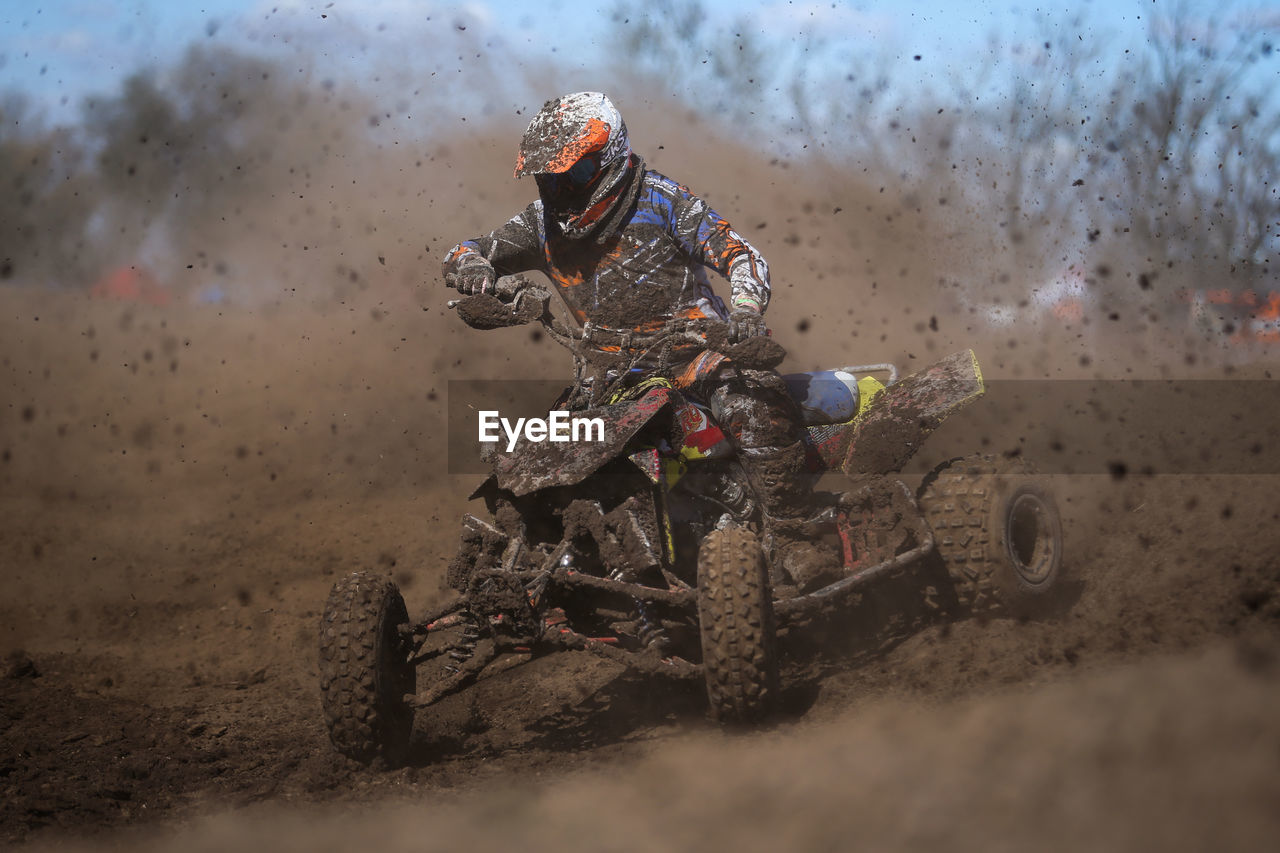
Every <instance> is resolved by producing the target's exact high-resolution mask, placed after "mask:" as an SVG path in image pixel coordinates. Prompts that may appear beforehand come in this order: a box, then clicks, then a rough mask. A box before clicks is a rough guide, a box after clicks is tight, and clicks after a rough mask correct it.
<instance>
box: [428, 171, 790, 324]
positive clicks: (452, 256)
mask: <svg viewBox="0 0 1280 853" xmlns="http://www.w3.org/2000/svg"><path fill="white" fill-rule="evenodd" d="M639 168H640V174H639V179H640V180H641V181H642V182H643V183H642V184H641V186H640V189H639V193H638V196H637V198H636V202H635V208H634V211H633V212H632V213H631V215H630V216H629V217H628V218H626V219H625V220H624V222H623V223H622V225H621V226H620V227H619V228H617V229H616V230H615V231H614V232H613V233H612V234H610V235H609V236H608V237H607V238H606V239H605V240H603V241H602V242H598V241H596V240H586V239H578V240H573V239H568V238H565V237H564V236H562V235H561V234H560V233H559V231H558V229H557V227H556V225H555V224H554V223H553V222H550V221H548V217H547V216H546V215H545V213H544V210H543V206H542V201H541V200H539V201H535V202H534V203H533V204H531V205H529V206H528V207H527V208H525V209H524V211H522V212H521V213H520V214H518V215H517V216H515V217H513V218H512V219H511V220H510V221H509V222H507V223H506V224H505V225H503V226H502V227H500V228H498V229H497V230H496V231H493V232H492V233H491V234H489V235H488V236H485V237H480V238H477V239H474V240H467V241H465V242H463V243H461V244H459V245H458V246H455V247H454V248H453V250H452V251H451V252H450V253H449V255H448V257H447V258H446V259H445V263H444V272H445V275H446V276H447V275H449V274H451V273H453V272H455V271H456V270H457V269H458V268H460V267H461V266H464V265H467V264H473V263H476V262H477V257H476V256H477V255H478V256H480V257H483V258H484V259H485V260H486V261H488V262H489V263H490V264H491V265H492V266H493V268H494V271H495V272H496V273H497V274H498V275H510V274H512V273H518V272H526V271H529V270H541V271H542V272H544V273H546V274H547V276H548V277H549V278H550V279H551V281H552V282H553V283H554V284H555V286H556V288H557V289H558V290H559V292H560V294H561V295H562V296H563V297H564V301H565V303H566V304H567V305H568V307H569V309H570V311H571V312H572V313H573V315H574V317H575V318H576V319H577V320H578V322H579V323H586V322H590V323H591V324H592V325H593V326H595V327H598V328H603V329H610V330H615V331H618V332H628V331H636V332H650V331H654V330H657V329H659V328H661V327H662V326H663V325H664V324H665V323H667V322H668V321H670V320H672V319H674V318H677V317H684V318H712V319H720V320H724V319H726V318H727V317H728V309H727V308H726V307H725V304H724V302H723V301H722V300H721V299H720V297H719V296H717V295H716V293H715V292H714V291H713V290H712V288H711V284H710V282H709V281H708V278H707V274H706V269H707V268H708V267H710V268H711V269H714V270H716V271H717V272H719V273H720V274H721V275H723V276H725V277H726V278H728V279H729V283H730V294H729V300H730V304H731V305H732V306H733V307H740V306H741V307H750V308H755V309H757V310H760V311H763V310H764V309H765V307H766V306H767V305H768V303H769V268H768V266H767V265H766V264H765V261H764V258H762V257H761V256H760V253H759V252H758V251H756V249H755V248H754V247H753V246H752V245H751V244H750V243H748V242H747V241H746V240H744V239H743V238H742V237H741V236H740V235H739V234H738V233H737V232H736V231H734V230H733V228H732V227H731V226H730V225H729V223H728V222H726V221H725V220H724V219H723V218H722V217H721V216H719V215H718V214H717V213H716V212H715V211H714V210H712V209H711V208H710V207H709V206H708V205H707V203H706V202H705V201H703V200H702V199H700V198H698V197H697V196H695V195H694V194H693V193H691V192H689V190H688V189H686V188H685V187H683V186H681V185H680V184H678V183H676V182H675V181H673V180H671V179H670V178H667V177H665V176H663V175H660V174H658V173H657V172H653V171H648V170H644V169H643V167H639Z"/></svg>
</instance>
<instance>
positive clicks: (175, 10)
mask: <svg viewBox="0 0 1280 853" xmlns="http://www.w3.org/2000/svg"><path fill="white" fill-rule="evenodd" d="M1180 2H1184V3H1185V4H1186V5H1187V6H1188V7H1189V8H1190V9H1191V10H1192V11H1193V12H1195V13H1196V14H1200V15H1205V16H1213V17H1215V19H1217V20H1219V21H1222V20H1231V19H1233V18H1240V17H1241V16H1243V15H1245V14H1246V13H1247V12H1250V11H1260V12H1261V14H1262V16H1263V17H1264V18H1265V19H1266V20H1267V22H1268V24H1269V25H1270V26H1271V27H1273V28H1275V27H1276V25H1277V24H1278V23H1280V0H1262V2H1256V1H1255V2H1249V0H1211V2H1210V0H1180ZM633 5H634V6H635V8H644V7H645V5H647V4H640V3H635V4H633ZM704 5H705V7H706V9H707V12H708V15H709V16H710V17H712V18H715V19H717V20H719V21H723V22H729V21H740V22H741V23H742V25H743V26H745V27H746V28H748V29H753V30H755V32H756V33H757V34H766V33H767V34H769V35H773V36H781V37H783V38H784V39H788V38H790V39H799V38H801V37H804V36H810V37H821V38H824V39H826V40H828V41H829V42H831V41H834V42H838V43H840V44H842V45H847V46H848V47H850V48H852V49H855V50H857V49H862V48H865V49H866V50H868V51H875V52H877V54H880V55H886V56H889V57H890V58H891V60H892V59H897V60H900V61H904V62H905V61H909V60H910V59H915V58H917V57H924V58H926V59H928V60H929V61H928V62H927V63H924V64H922V65H920V66H919V68H920V74H921V75H924V76H927V77H935V78H938V77H946V76H947V75H948V74H950V73H953V72H954V71H955V69H957V68H959V67H961V66H963V65H964V64H965V63H967V62H971V61H972V60H973V58H974V56H975V54H977V53H980V52H981V50H982V49H983V45H985V44H986V41H987V38H988V36H989V35H990V34H991V33H992V32H996V31H998V32H1000V33H1001V34H1003V35H1004V37H1005V38H1006V39H1007V40H1008V41H1011V42H1017V41H1018V40H1030V39H1035V38H1038V31H1037V30H1036V21H1037V18H1038V16H1041V15H1045V14H1053V15H1055V16H1057V17H1058V18H1061V17H1062V16H1063V15H1064V14H1071V13H1072V12H1074V11H1081V12H1083V13H1085V14H1086V15H1087V16H1088V19H1089V21H1090V25H1089V28H1088V29H1087V30H1085V31H1084V32H1083V33H1082V35H1081V37H1082V38H1083V37H1084V36H1086V35H1088V36H1100V35H1103V34H1105V35H1106V36H1107V37H1109V38H1113V39H1114V38H1119V39H1121V40H1137V39H1142V38H1147V37H1148V30H1147V27H1148V24H1149V22H1150V17H1151V15H1152V13H1153V11H1160V10H1162V9H1168V8H1169V7H1170V6H1171V5H1172V4H1171V3H1169V2H1163V0H1096V1H1095V2H1081V3H1076V4H1075V5H1073V6H1071V7H1061V6H1052V7H1049V6H1039V5H1036V3H1035V0H1029V2H1026V1H1020V2H1011V0H992V2H986V3H956V2H951V0H934V1H933V2H925V1H924V0H918V2H913V0H864V2H856V3H840V2H831V0H827V2H805V0H755V2H752V0H706V2H705V4H704ZM512 7H514V8H515V9H516V10H517V11H510V9H511V8H512ZM535 8H536V12H535V11H534V9H535ZM614 9H615V3H613V2H612V0H603V2H572V0H543V2H541V3H539V4H538V5H537V7H534V6H532V5H531V4H519V5H516V4H510V3H500V2H480V1H478V0H473V1H472V2H444V1H443V0H319V2H310V0H183V2H171V0H44V2H42V0H0V92H13V91H18V92H21V93H23V95H24V96H25V97H26V99H27V101H28V104H29V106H31V107H34V108H35V110H36V111H37V112H38V113H40V114H41V115H42V116H43V117H44V118H46V119H48V120H51V121H58V122H64V121H74V117H75V115H76V111H77V110H78V109H79V104H81V103H82V102H83V100H84V99H85V98H86V97H88V96H91V95H94V94H97V95H109V94H111V93H112V92H114V91H117V90H118V87H119V85H120V82H121V81H122V80H123V79H124V78H125V77H126V76H128V75H129V74H131V73H134V72H136V71H138V70H139V69H142V68H146V67H164V66H165V65H166V64H168V63H171V62H172V61H174V60H175V59H176V58H177V57H178V56H180V55H181V53H182V51H183V50H184V49H185V48H186V47H187V46H188V45H190V44H191V43H193V42H201V41H209V42H220V43H223V44H226V45H230V46H234V47H248V48H250V49H254V50H262V51H264V52H285V53H287V52H288V51H291V50H293V51H309V52H311V53H313V54H315V55H319V56H320V57H321V58H322V59H321V61H322V64H323V63H329V64H331V65H332V66H333V67H335V68H341V69H346V70H347V71H348V72H351V71H353V70H354V73H358V69H360V68H361V67H362V62H363V61H364V59H366V58H368V57H370V56H374V55H378V56H381V57H383V58H385V57H386V56H387V55H391V56H393V57H394V56H395V54H396V52H397V51H399V52H401V53H403V55H404V57H405V62H404V66H405V67H406V68H409V67H414V68H418V67H422V66H420V65H418V64H415V63H417V62H418V60H416V59H415V58H414V57H415V56H416V55H417V54H420V53H421V52H422V49H423V45H425V44H428V43H430V44H448V45H450V46H451V48H453V47H456V48H457V50H458V53H457V55H456V57H453V56H450V57H449V60H451V61H453V60H456V61H454V64H455V65H458V66H461V65H464V64H465V60H466V58H467V56H468V53H467V52H468V51H475V52H477V53H478V52H481V51H485V50H493V49H496V48H501V49H502V50H504V51H509V55H510V61H511V62H513V63H515V65H516V66H517V67H524V65H525V64H526V63H528V62H533V61H538V60H546V59H552V60H555V61H557V62H559V63H561V64H562V65H564V66H567V67H569V68H576V69H578V70H580V71H581V72H583V73H584V74H589V73H590V71H591V69H592V68H594V67H597V66H598V65H599V64H600V63H609V62H611V61H613V57H612V54H611V42H610V38H609V32H610V27H611V26H612V18H613V12H614ZM1277 32H1278V33H1280V29H1278V30H1277ZM446 64H447V63H446ZM432 70H433V71H434V72H437V73H441V74H443V73H446V71H450V70H451V71H453V72H455V73H456V71H457V69H456V68H454V69H448V68H446V67H445V65H444V64H442V65H439V66H438V67H433V69H432ZM344 73H345V72H344ZM424 73H427V72H424ZM924 82H928V81H927V80H926V81H924ZM484 85H486V86H493V85H496V86H498V87H501V85H502V81H501V80H498V81H493V80H490V81H486V82H485V84H484ZM543 94H544V96H549V95H550V94H552V93H543ZM513 97H517V98H518V97H525V95H523V94H521V95H519V96H516V95H513Z"/></svg>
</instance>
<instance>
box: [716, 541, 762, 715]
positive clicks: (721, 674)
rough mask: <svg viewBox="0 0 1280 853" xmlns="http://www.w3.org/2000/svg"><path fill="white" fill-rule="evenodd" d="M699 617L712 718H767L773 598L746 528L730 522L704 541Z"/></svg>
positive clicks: (757, 545)
mask: <svg viewBox="0 0 1280 853" xmlns="http://www.w3.org/2000/svg"><path fill="white" fill-rule="evenodd" d="M698 619H699V622H700V625H701V633H702V662H703V668H704V670H705V673H706V681H707V699H708V700H709V701H710V704H711V716H712V718H713V719H715V720H718V721H719V722H722V723H750V722H756V721H758V720H760V719H762V718H763V717H765V716H767V715H768V714H769V712H770V711H771V710H772V709H773V708H774V706H775V705H776V704H777V699H778V655H777V643H776V637H775V627H774V619H773V596H772V591H771V590H770V588H769V573H768V569H767V568H766V565H765V560H764V553H763V552H762V551H761V548H760V543H759V542H758V541H757V539H756V537H755V534H753V533H752V532H751V531H750V530H747V529H745V528H742V527H737V526H730V527H726V528H724V529H723V530H713V531H712V532H711V533H709V534H708V535H707V537H706V538H705V539H703V541H702V547H701V548H700V550H699V552H698Z"/></svg>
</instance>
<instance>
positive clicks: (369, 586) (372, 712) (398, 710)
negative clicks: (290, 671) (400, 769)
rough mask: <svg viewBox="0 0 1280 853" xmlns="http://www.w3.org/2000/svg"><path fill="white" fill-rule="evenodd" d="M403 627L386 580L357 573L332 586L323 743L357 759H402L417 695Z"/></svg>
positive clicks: (325, 629) (323, 676) (324, 636)
mask: <svg viewBox="0 0 1280 853" xmlns="http://www.w3.org/2000/svg"><path fill="white" fill-rule="evenodd" d="M408 622H409V615H408V612H407V611H406V609H405V606H404V598H403V597H401V595H400V590H399V588H398V587H396V585H395V583H393V582H392V581H391V579H390V578H387V577H384V576H382V575H378V574H374V573H372V572H355V573H353V574H350V575H348V576H347V577H345V578H343V579H342V580H340V581H338V582H337V583H336V584H334V586H333V591H332V592H330V593H329V600H328V601H327V602H326V603H325V608H324V616H323V617H322V619H321V622H320V689H321V705H322V706H323V708H324V717H325V723H326V725H327V726H328V729H329V739H330V740H331V741H333V745H334V746H335V747H337V749H338V751H339V752H341V753H342V754H343V755H345V756H347V757H348V758H353V759H355V760H356V761H360V762H363V763H370V762H373V761H375V760H377V759H381V760H382V761H383V762H385V763H387V764H390V765H396V764H400V763H402V762H403V761H404V759H405V757H406V754H407V753H408V750H409V735H410V733H411V731H412V729H413V708H412V707H411V706H410V705H409V703H408V702H406V701H405V695H406V694H413V693H416V692H417V677H416V675H415V672H414V668H413V667H412V666H411V665H410V664H409V648H408V646H407V644H406V641H405V639H404V638H403V637H402V636H401V634H400V630H399V628H400V626H401V625H406V624H408Z"/></svg>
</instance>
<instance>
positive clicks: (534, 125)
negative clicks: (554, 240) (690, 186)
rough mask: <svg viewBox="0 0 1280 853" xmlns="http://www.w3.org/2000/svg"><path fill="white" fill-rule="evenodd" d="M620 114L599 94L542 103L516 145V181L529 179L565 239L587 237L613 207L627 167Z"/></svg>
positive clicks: (626, 144) (578, 94) (624, 128)
mask: <svg viewBox="0 0 1280 853" xmlns="http://www.w3.org/2000/svg"><path fill="white" fill-rule="evenodd" d="M632 159H633V158H632V156H631V143H630V141H629V140H628V139H627V125H626V123H625V122H623V120H622V114H621V113H619V112H618V109H617V107H615V106H614V105H613V102H612V101H610V100H609V98H608V96H606V95H604V94H601V93H600V92H575V93H574V94H571V95H564V96H562V97H559V98H556V99H555V100H551V101H547V102H546V103H545V104H543V105H542V109H541V110H539V111H538V114H537V115H535V116H534V117H533V121H531V122H530V123H529V128H528V129H527V130H526V131H525V132H524V138H523V139H521V140H520V151H519V153H518V154H517V156H516V170H515V174H516V177H517V178H519V177H523V176H524V175H533V177H534V180H535V181H537V183H538V194H539V195H540V196H541V198H542V203H543V206H544V208H545V209H546V211H547V213H548V214H549V215H550V217H551V218H552V219H553V220H554V221H555V222H556V223H557V224H558V225H559V226H560V230H561V231H562V232H563V233H564V234H566V235H567V236H569V237H574V238H577V237H582V236H585V235H586V234H589V233H591V231H593V230H594V229H595V228H596V226H597V225H598V224H599V223H600V222H601V221H603V220H604V219H605V218H606V216H607V214H608V213H609V212H610V211H611V210H612V209H613V207H614V206H615V205H616V204H617V203H618V200H619V198H620V196H621V191H622V189H623V188H624V187H625V186H626V183H627V179H628V177H629V175H630V172H631V169H632V166H633V165H634V164H633V162H632Z"/></svg>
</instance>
